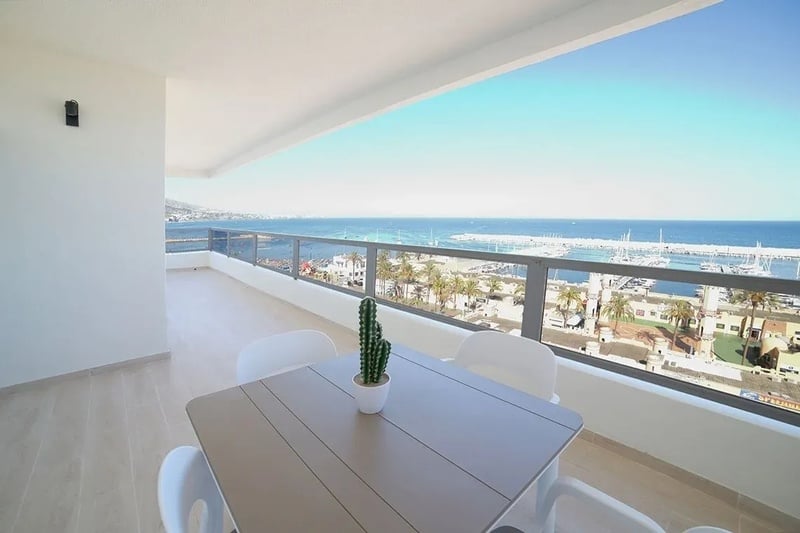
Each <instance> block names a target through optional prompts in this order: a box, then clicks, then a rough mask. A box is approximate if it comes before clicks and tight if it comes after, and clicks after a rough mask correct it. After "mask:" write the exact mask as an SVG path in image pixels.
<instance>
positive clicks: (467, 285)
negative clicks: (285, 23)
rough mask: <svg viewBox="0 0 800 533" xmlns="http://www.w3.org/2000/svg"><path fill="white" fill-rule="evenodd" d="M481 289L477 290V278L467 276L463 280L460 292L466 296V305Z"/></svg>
mask: <svg viewBox="0 0 800 533" xmlns="http://www.w3.org/2000/svg"><path fill="white" fill-rule="evenodd" d="M480 293H481V291H479V290H478V280H476V279H475V278H469V279H468V280H466V281H464V286H463V290H462V294H463V295H464V296H466V297H467V307H469V305H470V303H472V299H473V298H475V297H477V296H478V295H479V294H480Z"/></svg>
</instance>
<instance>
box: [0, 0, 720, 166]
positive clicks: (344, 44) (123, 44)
mask: <svg viewBox="0 0 800 533" xmlns="http://www.w3.org/2000/svg"><path fill="white" fill-rule="evenodd" d="M716 1H717V0H360V1H355V0H352V1H351V0H338V1H337V0H283V1H276V0H269V1H267V0H204V1H201V0H183V1H177V0H176V1H163V0H162V1H156V0H147V1H138V0H116V1H109V0H93V1H90V0H74V1H69V2H67V1H65V0H52V1H47V2H44V1H35V2H34V1H3V2H0V36H2V39H3V40H6V41H10V42H11V43H14V42H20V43H26V44H30V45H35V46H45V47H54V48H57V49H59V50H61V51H63V52H69V53H75V54H80V55H85V56H90V57H94V58H98V59H102V60H106V61H111V62H114V63H120V64H125V65H130V66H135V67H138V68H143V69H146V70H149V71H152V72H156V73H159V74H161V75H163V76H165V77H166V78H167V102H166V114H167V116H166V123H167V131H166V166H167V168H166V172H167V175H170V176H179V175H186V176H213V175H218V174H221V173H224V172H225V171H227V170H230V169H231V168H235V167H236V166H239V165H241V164H244V163H246V162H248V161H251V160H253V159H256V158H258V157H262V156H264V155H268V154H270V153H273V152H275V151H278V150H282V149H285V148H286V147H288V146H291V145H293V144H296V143H298V142H302V141H304V140H307V139H309V138H311V137H314V136H316V135H320V134H322V133H325V132H327V131H331V130H333V129H335V128H338V127H341V126H343V125H346V124H348V123H351V122H353V121H356V120H360V119H363V118H366V117H369V116H371V115H374V114H376V113H380V112H383V111H385V110H387V109H390V108H392V107H393V106H396V105H400V104H404V103H408V102H411V101H414V100H416V99H419V98H421V97H425V96H429V95H431V94H435V93H437V92H441V91H443V90H447V89H451V88H453V87H457V86H459V85H463V84H466V83H471V82H473V81H476V80H477V79H481V78H484V77H487V76H490V75H495V74H498V73H500V72H504V71H507V70H510V69H511V68H518V67H520V66H524V65H526V64H530V63H533V62H535V61H539V60H542V59H546V58H548V57H552V56H554V55H557V54H559V53H564V52H566V51H569V50H572V49H575V48H579V47H581V46H586V45H588V44H591V43H593V42H596V41H599V40H602V39H605V38H609V37H612V36H615V35H619V34H621V33H626V32H628V31H632V30H634V29H637V28H640V27H643V26H646V25H650V24H653V23H657V22H660V21H662V20H666V19H668V18H672V17H674V16H678V15H681V14H683V13H686V12H689V11H693V10H695V9H698V8H700V7H703V6H705V5H708V4H711V3H715V2H716Z"/></svg>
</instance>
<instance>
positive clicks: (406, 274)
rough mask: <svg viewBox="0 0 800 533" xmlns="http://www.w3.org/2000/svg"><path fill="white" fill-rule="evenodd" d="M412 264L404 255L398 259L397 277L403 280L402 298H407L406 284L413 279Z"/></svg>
mask: <svg viewBox="0 0 800 533" xmlns="http://www.w3.org/2000/svg"><path fill="white" fill-rule="evenodd" d="M414 274H416V272H415V271H414V265H412V264H411V262H410V261H409V260H408V257H407V256H405V257H403V258H402V259H401V260H400V268H399V270H398V277H399V279H400V281H402V282H403V298H408V285H409V284H410V283H411V282H413V281H414Z"/></svg>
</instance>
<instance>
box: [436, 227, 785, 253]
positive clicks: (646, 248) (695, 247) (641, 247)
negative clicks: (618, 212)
mask: <svg viewBox="0 0 800 533" xmlns="http://www.w3.org/2000/svg"><path fill="white" fill-rule="evenodd" d="M450 238H451V239H453V240H456V241H467V242H490V243H496V244H505V245H510V246H526V245H560V246H569V247H574V248H589V249H598V250H615V249H617V248H619V247H620V241H619V240H617V239H588V238H571V237H552V236H541V237H536V236H533V235H492V234H481V233H461V234H458V235H452V236H451V237H450ZM625 248H626V249H627V250H629V251H641V252H658V251H659V250H661V251H663V252H666V253H671V254H686V255H715V256H728V257H749V256H753V255H755V254H760V255H761V256H762V257H766V258H772V259H800V248H772V247H764V246H762V247H760V248H758V247H756V246H755V245H754V246H726V245H720V244H688V243H659V242H647V241H627V242H626V243H625Z"/></svg>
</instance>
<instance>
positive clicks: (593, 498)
mask: <svg viewBox="0 0 800 533" xmlns="http://www.w3.org/2000/svg"><path fill="white" fill-rule="evenodd" d="M561 496H571V497H573V498H576V499H577V500H579V501H580V502H581V504H582V507H594V508H595V509H599V510H600V511H602V512H604V513H605V514H607V515H609V516H611V517H613V518H614V519H615V520H616V521H617V522H618V523H619V524H620V525H622V524H625V526H626V527H627V528H628V529H626V531H638V532H641V533H664V528H662V527H661V526H660V525H659V524H658V523H657V522H656V521H655V520H653V519H652V518H650V517H649V516H647V515H645V514H643V513H640V512H639V511H637V510H636V509H634V508H633V507H630V506H629V505H626V504H624V503H622V502H621V501H619V500H617V499H615V498H613V497H611V496H609V495H608V494H606V493H605V492H603V491H601V490H598V489H596V488H594V487H592V486H591V485H587V484H586V483H584V482H583V481H580V480H578V479H575V478H571V477H566V476H564V477H559V478H558V479H556V480H555V481H554V482H553V484H552V485H550V487H549V488H548V489H547V494H546V495H545V499H544V503H543V505H542V509H543V511H544V512H541V513H539V514H538V515H537V516H536V518H535V523H534V529H533V530H534V531H542V530H543V528H544V524H545V522H546V521H547V515H548V514H549V513H550V512H551V510H552V509H553V506H554V505H555V503H556V500H557V499H558V498H560V497H561ZM684 533H731V532H730V531H728V530H727V529H720V528H717V527H712V526H698V527H693V528H690V529H687V530H686V531H684Z"/></svg>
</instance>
